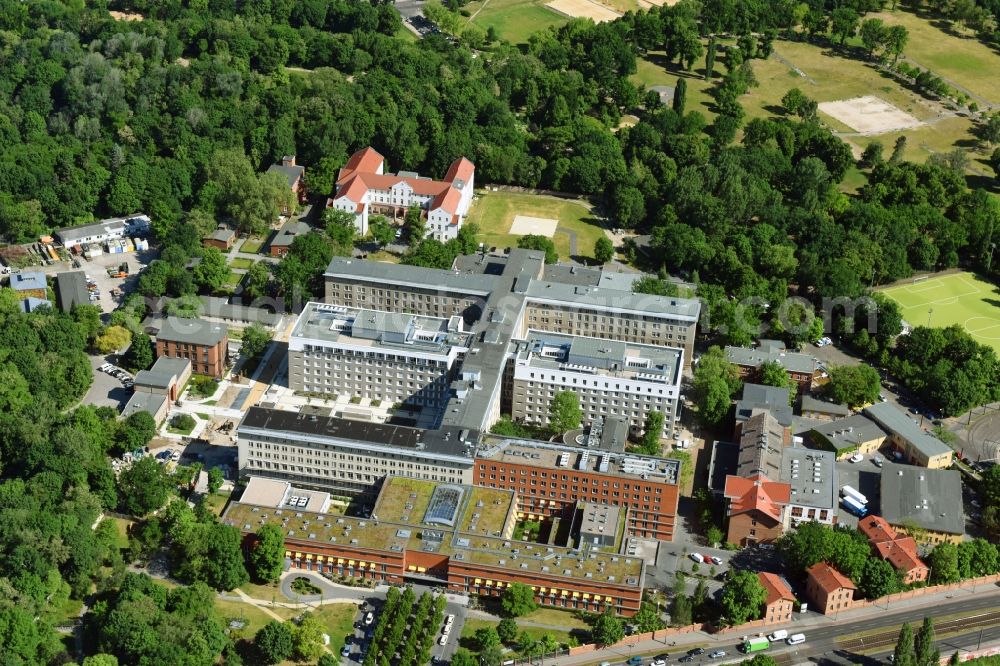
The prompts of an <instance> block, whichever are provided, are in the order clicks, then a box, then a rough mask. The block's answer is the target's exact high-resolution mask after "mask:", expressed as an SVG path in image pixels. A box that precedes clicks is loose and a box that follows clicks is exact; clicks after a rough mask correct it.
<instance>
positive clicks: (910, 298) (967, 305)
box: [882, 273, 1000, 352]
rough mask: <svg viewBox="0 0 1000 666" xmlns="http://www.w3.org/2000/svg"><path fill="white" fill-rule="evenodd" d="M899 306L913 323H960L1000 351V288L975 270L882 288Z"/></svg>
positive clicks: (974, 335) (970, 332)
mask: <svg viewBox="0 0 1000 666" xmlns="http://www.w3.org/2000/svg"><path fill="white" fill-rule="evenodd" d="M882 291H883V292H884V293H885V295H886V296H888V297H889V298H891V299H892V300H894V301H896V302H897V303H899V305H900V309H901V310H902V315H903V318H904V319H905V320H906V321H907V322H909V323H910V324H911V325H912V326H926V325H927V324H928V321H929V322H930V325H931V326H937V327H945V326H951V325H952V324H960V325H961V326H963V327H964V328H965V330H967V331H968V332H969V334H970V335H971V336H972V337H974V338H975V339H976V340H978V341H979V342H981V343H982V344H984V345H989V346H991V347H993V348H994V349H996V350H997V351H998V352H1000V307H998V300H997V294H998V292H1000V289H998V288H997V285H995V284H993V283H992V282H988V281H986V280H983V279H980V278H979V277H977V276H976V275H974V274H972V273H954V274H951V275H944V276H940V277H931V278H928V279H926V280H921V281H918V282H915V283H914V282H911V283H909V284H901V285H897V286H894V287H889V288H887V289H884V290H882Z"/></svg>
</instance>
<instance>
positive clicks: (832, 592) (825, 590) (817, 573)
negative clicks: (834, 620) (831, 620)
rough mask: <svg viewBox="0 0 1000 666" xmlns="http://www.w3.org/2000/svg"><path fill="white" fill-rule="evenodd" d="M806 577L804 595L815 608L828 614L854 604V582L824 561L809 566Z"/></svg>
mask: <svg viewBox="0 0 1000 666" xmlns="http://www.w3.org/2000/svg"><path fill="white" fill-rule="evenodd" d="M807 576H808V577H807V578H806V597H808V598H809V600H810V601H811V602H812V603H813V605H814V606H815V610H817V611H819V612H820V613H823V614H824V615H829V614H830V613H836V612H839V611H842V610H848V609H849V608H851V607H852V606H853V605H854V590H855V587H854V584H853V583H851V581H850V580H848V579H847V577H846V576H844V575H843V574H841V573H840V572H839V571H837V570H836V569H834V568H833V567H831V566H830V565H829V564H826V563H825V562H820V563H819V564H815V565H813V566H812V567H810V568H809V570H808V572H807Z"/></svg>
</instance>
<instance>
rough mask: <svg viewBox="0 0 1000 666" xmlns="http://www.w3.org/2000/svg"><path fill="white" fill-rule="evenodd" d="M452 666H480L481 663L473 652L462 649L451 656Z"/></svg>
mask: <svg viewBox="0 0 1000 666" xmlns="http://www.w3.org/2000/svg"><path fill="white" fill-rule="evenodd" d="M451 666H479V662H478V661H476V658H475V657H474V656H472V653H471V652H469V651H468V650H466V649H465V648H461V647H460V648H458V649H457V650H455V654H453V655H452V656H451Z"/></svg>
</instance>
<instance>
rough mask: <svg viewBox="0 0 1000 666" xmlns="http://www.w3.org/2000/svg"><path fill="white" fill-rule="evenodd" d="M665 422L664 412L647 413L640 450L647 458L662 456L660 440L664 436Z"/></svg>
mask: <svg viewBox="0 0 1000 666" xmlns="http://www.w3.org/2000/svg"><path fill="white" fill-rule="evenodd" d="M663 421H664V416H663V412H660V411H657V410H650V411H648V412H647V413H646V424H645V429H644V430H643V433H642V442H641V443H640V445H639V448H640V449H641V450H642V452H643V453H645V454H646V455H647V456H658V455H660V438H661V437H662V436H663Z"/></svg>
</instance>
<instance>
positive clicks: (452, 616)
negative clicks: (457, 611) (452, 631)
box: [444, 614, 455, 627]
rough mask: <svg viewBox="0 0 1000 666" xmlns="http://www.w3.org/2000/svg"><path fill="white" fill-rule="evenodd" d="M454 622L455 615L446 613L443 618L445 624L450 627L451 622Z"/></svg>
mask: <svg viewBox="0 0 1000 666" xmlns="http://www.w3.org/2000/svg"><path fill="white" fill-rule="evenodd" d="M454 622H455V616H454V615H451V614H449V615H448V617H446V618H445V619H444V623H445V624H446V625H448V626H449V627H450V626H451V625H452V624H453V623H454Z"/></svg>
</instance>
